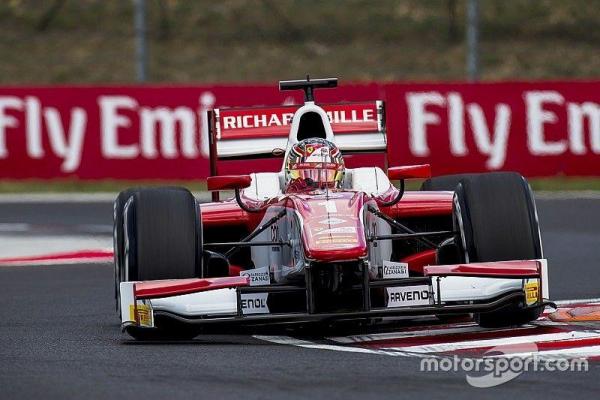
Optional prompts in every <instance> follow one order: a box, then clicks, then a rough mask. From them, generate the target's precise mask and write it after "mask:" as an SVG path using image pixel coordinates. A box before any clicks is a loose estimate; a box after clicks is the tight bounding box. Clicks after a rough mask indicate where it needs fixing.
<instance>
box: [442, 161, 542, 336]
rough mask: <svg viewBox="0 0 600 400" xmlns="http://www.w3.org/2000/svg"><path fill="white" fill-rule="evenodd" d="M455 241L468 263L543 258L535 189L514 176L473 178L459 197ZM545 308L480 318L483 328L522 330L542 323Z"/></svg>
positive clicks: (497, 174) (462, 183) (515, 308)
mask: <svg viewBox="0 0 600 400" xmlns="http://www.w3.org/2000/svg"><path fill="white" fill-rule="evenodd" d="M453 215H454V225H455V228H454V229H455V230H456V231H459V232H460V237H457V238H456V239H455V241H456V243H457V246H458V249H459V253H460V255H461V256H462V258H463V260H462V261H463V262H467V263H470V262H491V261H507V260H531V259H540V258H543V252H542V243H541V239H540V231H539V224H538V219H537V212H536V208H535V202H534V199H533V196H532V194H531V189H530V187H529V184H528V183H527V181H526V180H525V178H523V177H522V176H521V175H519V174H517V173H514V172H494V173H488V174H475V175H467V176H465V177H463V178H462V179H460V181H459V183H458V185H457V187H456V189H455V195H454V211H453ZM542 310H543V307H537V308H524V305H523V304H515V305H513V306H510V307H505V308H503V309H499V310H496V311H492V312H487V313H479V314H475V321H476V322H477V323H478V324H479V325H480V326H482V327H486V328H488V327H503V326H511V325H522V324H525V323H527V322H530V321H533V320H535V319H537V318H538V317H539V316H540V314H541V312H542Z"/></svg>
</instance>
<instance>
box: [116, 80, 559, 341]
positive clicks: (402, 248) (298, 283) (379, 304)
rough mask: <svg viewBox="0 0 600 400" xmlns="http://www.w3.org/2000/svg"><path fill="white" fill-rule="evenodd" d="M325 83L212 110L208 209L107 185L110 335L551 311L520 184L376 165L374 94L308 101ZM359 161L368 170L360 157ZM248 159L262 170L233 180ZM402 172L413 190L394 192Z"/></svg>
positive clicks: (483, 318)
mask: <svg viewBox="0 0 600 400" xmlns="http://www.w3.org/2000/svg"><path fill="white" fill-rule="evenodd" d="M336 86H337V79H335V78H329V79H310V78H307V79H306V80H294V81H281V82H280V84H279V87H280V90H303V91H304V96H305V103H304V105H302V106H300V107H298V106H281V107H270V108H269V107H254V108H222V109H215V110H212V111H210V112H209V120H210V127H209V131H210V133H209V138H210V165H211V175H212V176H210V177H209V178H208V179H207V187H208V190H210V191H212V192H213V201H212V202H209V203H203V204H199V203H198V201H197V200H196V198H195V197H194V196H193V195H192V194H191V193H190V192H189V191H188V190H187V189H184V188H178V187H163V188H134V189H128V190H125V191H123V192H121V193H120V194H119V196H118V198H117V199H116V201H115V203H114V248H115V297H116V308H117V312H118V314H119V316H120V319H121V324H122V328H123V330H125V331H126V332H127V333H129V334H130V335H131V336H132V337H134V338H136V339H156V338H168V339H178V338H181V339H183V338H190V337H193V336H195V335H197V334H198V333H200V332H201V331H202V330H203V329H204V328H209V327H210V328H215V327H218V328H222V329H224V330H227V329H229V328H230V327H233V326H235V327H246V326H247V327H252V326H263V325H273V324H286V325H300V326H303V325H306V324H311V323H316V324H335V323H338V322H341V321H344V322H347V321H357V322H360V321H363V322H364V321H369V322H373V321H381V320H388V319H390V318H392V319H393V318H397V317H412V316H423V315H434V316H438V317H439V318H444V317H445V316H452V315H457V314H458V315H472V316H473V318H474V320H475V321H476V322H477V323H478V324H479V325H481V326H482V327H503V326H512V325H522V324H525V323H527V322H530V321H533V320H535V319H537V318H538V317H539V316H540V314H541V312H542V311H543V309H544V307H545V306H547V305H551V304H552V303H551V302H549V300H548V298H549V292H548V268H547V262H546V260H545V259H544V257H543V250H542V242H541V238H540V231H539V226H538V217H537V213H536V207H535V202H534V198H533V196H532V193H531V189H530V187H529V185H528V183H527V181H526V180H525V178H523V177H522V176H521V175H519V174H517V173H513V172H496V173H482V174H460V175H448V176H438V177H431V168H430V166H429V165H427V164H424V165H409V166H394V167H389V168H386V166H387V152H388V151H389V150H388V149H387V137H386V123H385V120H386V114H385V104H384V102H382V101H373V102H363V103H337V104H324V105H317V104H316V102H315V99H314V96H315V90H316V89H319V88H334V87H336ZM365 154H368V155H369V157H366V158H365ZM373 155H378V156H381V157H382V158H383V162H382V165H379V166H378V165H365V159H366V160H369V161H368V162H370V163H376V162H373V157H372V156H373ZM257 159H261V160H262V161H265V162H270V163H271V164H270V165H275V169H274V172H252V173H245V174H239V171H240V170H242V171H243V170H245V171H250V170H251V169H252V168H253V161H254V160H257ZM263 164H264V162H263ZM223 170H225V171H232V170H236V171H237V172H238V173H237V174H223V173H222V171H223ZM384 170H386V171H385V172H384ZM407 179H424V183H423V184H422V186H421V189H420V190H417V191H408V190H405V184H404V182H405V180H407ZM392 182H397V185H394V184H393V183H392ZM219 191H226V192H229V193H232V196H231V197H230V198H228V199H226V200H222V201H221V200H220V196H219Z"/></svg>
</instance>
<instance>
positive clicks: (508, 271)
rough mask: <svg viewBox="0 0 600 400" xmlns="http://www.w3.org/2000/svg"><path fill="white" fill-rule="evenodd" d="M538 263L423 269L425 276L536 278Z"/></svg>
mask: <svg viewBox="0 0 600 400" xmlns="http://www.w3.org/2000/svg"><path fill="white" fill-rule="evenodd" d="M540 272H541V265H540V262H539V261H536V260H528V261H497V262H488V263H474V264H454V265H428V266H426V267H424V268H423V273H424V274H425V275H426V276H431V275H435V276H447V275H455V276H481V277H486V276H487V277H517V278H527V277H532V278H537V277H539V276H540Z"/></svg>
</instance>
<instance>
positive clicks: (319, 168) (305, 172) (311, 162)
mask: <svg viewBox="0 0 600 400" xmlns="http://www.w3.org/2000/svg"><path fill="white" fill-rule="evenodd" d="M344 174H345V167H344V159H343V158H342V153H341V152H340V149H338V148H337V146H336V145H335V144H333V143H331V142H330V141H328V140H325V139H320V138H310V139H305V140H302V141H300V142H298V143H296V144H295V145H293V146H292V148H291V149H290V151H289V153H288V156H287V159H286V161H285V180H286V186H287V188H286V192H299V191H311V190H317V189H340V188H341V187H342V182H343V180H344Z"/></svg>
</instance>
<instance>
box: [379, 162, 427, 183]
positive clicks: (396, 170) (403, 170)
mask: <svg viewBox="0 0 600 400" xmlns="http://www.w3.org/2000/svg"><path fill="white" fill-rule="evenodd" d="M387 175H388V178H390V179H391V180H393V181H398V180H402V179H415V178H417V179H418V178H422V179H427V178H431V165H429V164H422V165H405V166H402V167H390V168H388V171H387Z"/></svg>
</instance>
